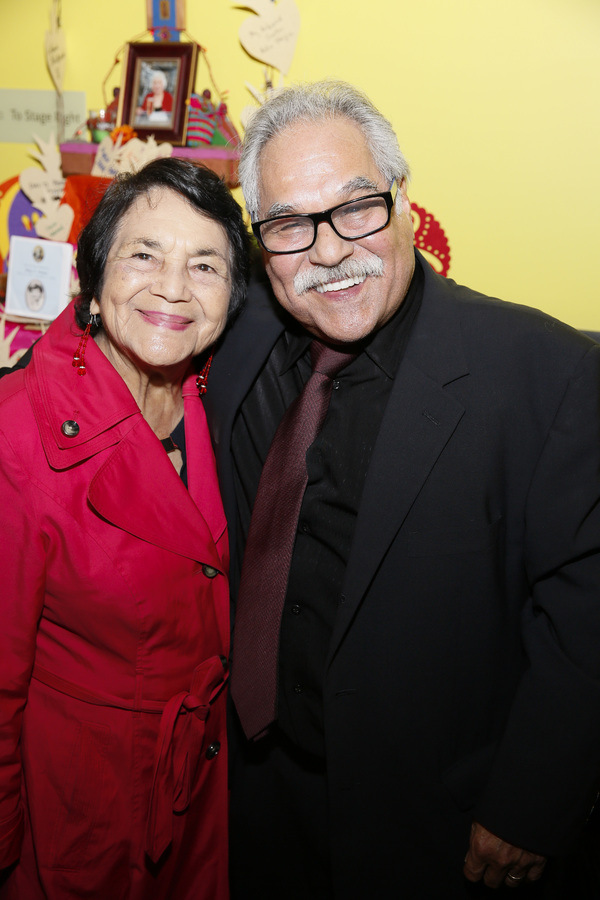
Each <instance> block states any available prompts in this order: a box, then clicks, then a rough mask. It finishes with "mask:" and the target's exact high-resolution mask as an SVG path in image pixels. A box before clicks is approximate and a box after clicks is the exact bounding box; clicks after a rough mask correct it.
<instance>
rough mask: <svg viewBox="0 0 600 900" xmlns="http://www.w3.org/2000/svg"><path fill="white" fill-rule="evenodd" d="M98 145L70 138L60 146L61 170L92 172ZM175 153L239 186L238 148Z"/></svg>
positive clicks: (183, 149) (180, 149)
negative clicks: (200, 164) (68, 141)
mask: <svg viewBox="0 0 600 900" xmlns="http://www.w3.org/2000/svg"><path fill="white" fill-rule="evenodd" d="M97 150H98V144H91V143H87V142H86V141H71V142H70V143H66V144H61V145H60V156H61V163H62V172H63V175H64V176H65V178H66V177H67V176H68V175H90V174H91V171H92V167H93V165H94V157H95V156H96V152H97ZM172 156H174V157H176V158H178V159H189V160H192V162H198V163H202V164H203V165H205V166H207V168H209V169H212V171H213V172H216V173H217V175H219V177H220V178H223V179H224V181H225V183H226V185H227V187H229V188H234V187H237V185H238V180H237V163H238V159H239V151H238V150H227V149H226V148H225V147H211V146H204V147H173V153H172Z"/></svg>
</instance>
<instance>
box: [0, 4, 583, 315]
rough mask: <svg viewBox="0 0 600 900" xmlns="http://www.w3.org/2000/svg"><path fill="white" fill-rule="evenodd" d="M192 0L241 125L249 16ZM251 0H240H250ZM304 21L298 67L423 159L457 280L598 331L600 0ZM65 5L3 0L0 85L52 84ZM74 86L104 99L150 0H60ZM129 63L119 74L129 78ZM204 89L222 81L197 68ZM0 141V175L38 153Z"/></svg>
mask: <svg viewBox="0 0 600 900" xmlns="http://www.w3.org/2000/svg"><path fill="white" fill-rule="evenodd" d="M234 2H235V0H187V25H188V31H189V33H190V34H191V35H192V36H193V37H194V38H195V39H196V40H197V41H198V42H199V43H200V44H202V45H203V46H204V47H206V48H207V51H208V58H209V61H210V63H211V66H212V69H213V73H214V76H215V79H216V81H217V84H218V85H219V87H220V88H221V89H222V90H223V89H226V88H227V89H229V107H230V112H231V113H232V117H233V119H234V121H236V123H237V122H238V116H239V113H240V111H241V109H242V107H243V106H245V105H247V104H248V103H249V102H251V98H250V94H249V93H248V91H247V90H246V88H245V86H244V83H245V81H250V82H251V83H253V84H254V85H256V86H258V87H260V86H262V85H263V81H264V79H263V66H262V65H261V64H260V63H258V62H257V61H255V60H253V59H251V58H250V57H249V56H247V54H246V53H245V52H244V51H243V49H242V47H241V45H240V44H239V41H238V37H237V33H238V29H239V26H240V25H241V23H242V22H243V21H244V19H245V18H246V16H248V15H251V13H250V12H248V11H247V10H242V9H237V8H235V6H234ZM238 2H240V3H243V0H238ZM296 2H297V4H298V6H299V9H300V15H301V19H302V25H301V31H300V36H299V40H298V44H297V48H296V52H295V56H294V61H293V64H292V68H291V70H290V73H289V76H288V78H287V79H286V80H287V81H288V82H289V81H293V80H303V79H315V78H322V77H326V76H335V77H340V78H344V79H347V80H349V81H352V82H354V83H355V84H358V85H359V86H361V87H362V88H363V89H364V90H365V91H366V92H367V93H368V94H369V95H370V96H371V98H372V99H373V100H374V101H375V103H376V104H377V105H378V106H379V107H380V108H381V109H382V110H383V111H384V112H385V113H386V115H388V116H389V118H390V119H391V120H392V122H393V124H394V126H395V127H396V130H397V132H398V134H399V137H400V141H401V146H402V147H403V149H404V152H405V154H406V156H407V157H408V159H409V161H410V163H411V166H412V169H413V180H412V185H411V191H410V193H411V199H413V200H414V201H416V202H417V203H418V204H419V205H421V206H424V207H425V208H426V209H427V210H428V211H429V212H431V213H433V215H434V216H435V217H436V218H437V219H438V220H439V221H440V223H441V225H442V227H443V228H444V230H445V232H446V235H447V236H448V238H449V241H450V246H451V253H452V262H451V267H450V273H449V274H450V275H451V276H452V277H454V278H455V279H456V280H457V281H461V282H465V283H467V284H469V285H470V286H472V287H475V288H478V289H480V290H482V291H484V292H487V293H491V294H496V295H499V296H501V297H503V298H504V299H509V300H514V301H517V302H523V303H527V304H530V305H532V306H539V307H541V308H542V309H545V310H546V311H548V312H550V313H552V314H553V315H556V316H558V317H559V318H562V319H564V320H566V321H567V322H570V323H571V324H573V325H575V326H577V327H580V328H584V329H585V328H587V329H596V330H600V303H599V302H598V300H599V298H598V289H597V286H596V284H597V278H596V270H597V267H598V262H597V260H598V257H599V249H598V244H599V238H600V229H599V225H600V216H599V213H598V210H599V208H600V111H599V101H598V93H599V88H600V2H598V0H333V2H332V0H296ZM50 8H51V0H18V2H17V0H12V2H11V0H0V22H1V24H2V28H1V37H0V42H1V44H0V46H1V48H2V52H1V53H0V85H1V86H2V87H5V88H30V89H48V88H50V87H51V83H50V78H49V76H48V74H47V71H46V68H45V64H44V53H43V41H44V32H45V30H46V28H47V27H48V23H49V12H50ZM62 25H63V29H64V31H65V34H66V38H67V65H66V75H65V84H64V87H65V90H84V91H85V92H86V95H87V106H88V108H93V107H98V106H101V105H102V93H101V83H102V81H103V79H104V78H105V76H106V74H107V72H108V70H109V68H110V66H111V64H112V61H113V58H114V55H115V53H116V51H117V50H118V49H119V47H120V45H121V44H122V43H123V42H125V41H127V40H129V39H132V38H135V37H136V36H137V35H139V34H140V33H142V32H144V30H145V27H146V18H145V0H102V2H98V0H93V2H92V0H62ZM119 77H120V67H119V69H117V70H116V72H115V74H114V76H113V79H112V81H111V83H110V85H111V86H112V85H113V84H115V85H116V84H117V83H118V81H119ZM196 86H197V88H198V89H200V90H201V89H203V88H204V87H206V86H209V79H208V75H207V72H206V68H205V66H204V64H203V63H202V62H201V63H200V67H199V73H198V78H197V81H196ZM29 149H30V148H29V147H28V145H17V144H0V181H3V180H5V179H6V178H8V177H9V176H11V175H15V174H17V173H18V172H19V171H20V170H21V169H22V168H25V167H26V166H27V165H30V164H31V160H30V159H29V157H28V156H27V153H28V150H29Z"/></svg>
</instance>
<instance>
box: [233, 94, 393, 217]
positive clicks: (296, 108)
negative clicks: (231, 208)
mask: <svg viewBox="0 0 600 900" xmlns="http://www.w3.org/2000/svg"><path fill="white" fill-rule="evenodd" d="M342 117H343V118H346V119H350V120H351V121H353V122H356V124H357V125H358V127H359V128H360V129H361V131H362V133H363V135H364V137H365V140H366V142H367V146H368V147H369V149H370V151H371V155H372V156H373V162H374V163H375V165H376V167H377V169H378V170H379V172H380V173H381V175H382V177H383V180H384V181H385V183H386V185H390V184H391V183H392V181H393V180H394V179H396V181H397V182H398V184H400V182H401V181H402V179H403V178H408V177H409V175H410V170H409V167H408V163H407V162H406V160H405V158H404V156H403V155H402V152H401V150H400V147H399V146H398V138H397V137H396V134H395V132H394V129H393V128H392V126H391V124H390V122H389V121H388V120H387V119H386V118H385V116H384V115H382V114H381V113H380V112H379V110H378V109H376V107H375V106H373V104H372V103H371V101H370V100H369V98H368V97H367V96H365V94H363V93H362V92H361V91H359V90H358V89H357V88H355V87H353V85H351V84H348V83H347V82H345V81H329V80H328V81H316V82H314V83H311V84H299V85H295V86H292V87H289V88H286V89H285V90H283V91H281V92H280V93H278V94H276V95H275V96H274V97H272V98H271V99H270V100H267V102H266V103H265V104H264V105H263V106H261V107H259V109H257V111H256V112H255V113H254V115H253V116H252V118H251V120H250V122H249V123H248V127H247V129H246V134H245V137H244V145H243V149H242V156H241V159H240V163H239V169H238V175H239V180H240V185H241V187H242V192H243V194H244V200H245V201H246V207H247V209H248V212H249V214H250V217H251V219H252V220H253V221H256V220H257V219H258V218H259V212H260V191H259V183H260V158H261V154H262V152H263V150H264V148H265V146H266V144H267V143H268V142H269V141H270V140H271V139H272V138H274V137H275V136H276V135H278V134H280V133H281V132H282V131H284V130H285V129H286V128H288V127H289V126H290V125H294V124H295V123H296V122H301V121H305V122H315V121H319V120H323V119H336V118H342Z"/></svg>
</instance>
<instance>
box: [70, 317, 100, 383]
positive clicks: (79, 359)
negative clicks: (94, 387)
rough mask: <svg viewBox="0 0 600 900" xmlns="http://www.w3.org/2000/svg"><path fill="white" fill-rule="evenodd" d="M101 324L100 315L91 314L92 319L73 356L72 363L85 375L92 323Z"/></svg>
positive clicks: (78, 372)
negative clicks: (86, 354) (87, 346)
mask: <svg viewBox="0 0 600 900" xmlns="http://www.w3.org/2000/svg"><path fill="white" fill-rule="evenodd" d="M99 324H100V316H95V315H91V314H90V321H89V322H88V323H87V325H86V326H85V330H84V332H83V334H82V335H81V337H80V338H79V344H78V346H77V350H76V351H75V355H74V356H73V363H72V364H73V365H74V366H76V367H77V374H78V375H85V348H86V345H87V342H88V338H89V336H90V332H91V330H92V325H94V326H96V327H97V326H98V325H99Z"/></svg>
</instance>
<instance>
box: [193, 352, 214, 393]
mask: <svg viewBox="0 0 600 900" xmlns="http://www.w3.org/2000/svg"><path fill="white" fill-rule="evenodd" d="M212 360H213V358H212V355H211V356H209V357H208V359H207V361H206V365H205V366H204V368H203V369H202V371H201V372H200V374H199V375H198V377H197V378H196V387H197V388H198V394H199V395H200V396H202V394H205V393H206V379H207V378H208V373H209V372H210V367H211V364H212Z"/></svg>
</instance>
